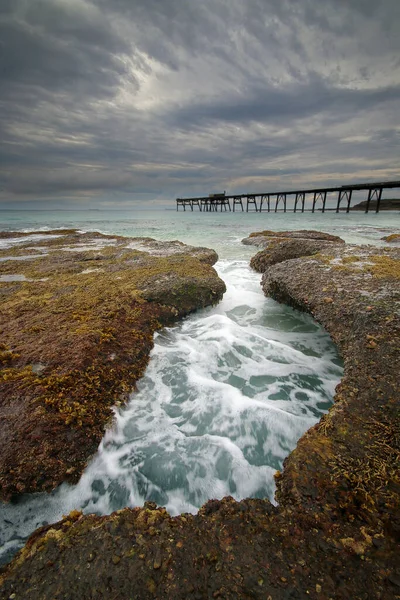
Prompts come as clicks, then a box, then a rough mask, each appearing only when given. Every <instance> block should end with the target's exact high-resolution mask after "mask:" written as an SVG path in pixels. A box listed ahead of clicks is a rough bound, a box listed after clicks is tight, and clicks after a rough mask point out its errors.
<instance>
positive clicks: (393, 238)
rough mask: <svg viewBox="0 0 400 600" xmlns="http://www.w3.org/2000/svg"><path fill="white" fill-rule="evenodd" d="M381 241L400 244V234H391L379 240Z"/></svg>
mask: <svg viewBox="0 0 400 600" xmlns="http://www.w3.org/2000/svg"><path fill="white" fill-rule="evenodd" d="M381 240H383V241H385V242H388V243H389V244H400V233H392V234H391V235H386V236H385V237H383V238H381Z"/></svg>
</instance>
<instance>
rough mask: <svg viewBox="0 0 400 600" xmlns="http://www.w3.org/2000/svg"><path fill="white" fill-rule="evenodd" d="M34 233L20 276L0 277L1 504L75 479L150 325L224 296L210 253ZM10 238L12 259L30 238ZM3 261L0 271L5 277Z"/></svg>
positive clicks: (123, 390) (147, 342)
mask: <svg viewBox="0 0 400 600" xmlns="http://www.w3.org/2000/svg"><path fill="white" fill-rule="evenodd" d="M46 234H47V235H48V237H49V240H45V241H43V240H41V244H43V245H44V246H45V247H46V249H47V253H46V254H43V255H42V256H41V257H40V258H37V259H33V260H31V261H29V262H28V261H27V262H23V263H19V266H18V270H19V272H20V274H22V275H24V276H25V277H26V278H27V279H26V280H20V281H18V282H16V281H13V282H4V281H2V282H0V293H1V296H2V304H1V323H2V326H1V340H2V350H1V356H0V358H1V366H2V369H1V372H0V378H1V383H2V385H1V396H0V398H1V405H0V406H1V408H0V415H1V416H2V422H3V425H2V428H1V431H0V440H1V442H2V447H3V452H2V456H1V458H0V484H1V497H2V498H3V499H7V498H9V497H10V496H12V495H14V494H17V493H22V492H27V491H38V490H48V489H52V488H54V487H55V486H56V485H58V484H59V483H60V482H61V481H63V480H64V479H68V480H70V481H75V480H76V479H77V478H78V476H79V475H80V473H81V471H82V469H83V468H84V466H85V464H86V461H87V458H88V457H89V456H90V455H91V454H92V453H93V452H94V451H95V449H96V447H97V445H98V443H99V442H100V440H101V437H102V435H103V433H104V428H105V426H106V424H107V423H108V422H109V421H110V418H111V417H112V410H111V407H112V406H113V405H114V404H115V403H116V402H119V401H121V400H122V401H125V400H126V399H127V396H128V393H129V392H130V390H131V389H132V388H133V387H134V385H135V382H136V381H137V380H138V379H139V378H140V377H141V376H142V375H143V373H144V370H145V368H146V365H147V362H148V356H149V352H150V350H151V348H152V345H153V334H154V332H155V331H156V330H157V329H159V328H160V327H161V326H162V325H164V324H169V323H172V322H173V321H174V320H176V318H178V317H182V316H184V315H186V314H188V313H190V312H191V311H193V310H196V309H197V308H201V307H204V306H207V305H210V304H213V303H216V302H218V300H219V299H220V298H221V297H222V294H223V293H224V291H225V285H224V283H223V282H222V281H221V280H220V279H219V278H218V276H217V275H216V272H215V271H214V269H213V268H212V267H211V266H210V264H212V263H213V262H215V260H216V259H217V256H216V254H215V252H214V251H213V250H207V249H204V248H203V249H192V248H191V247H187V246H184V245H182V244H181V245H180V246H179V248H178V249H177V247H176V243H174V248H173V252H172V251H171V245H170V244H169V243H168V242H166V243H164V251H162V249H163V243H157V255H156V256H153V255H152V254H151V243H150V242H149V243H148V246H149V247H148V250H147V251H139V250H136V249H132V248H129V247H128V246H129V244H130V243H133V242H134V240H132V239H129V238H120V237H115V236H113V237H112V238H110V237H109V236H102V235H101V234H98V233H96V234H78V233H77V232H75V231H66V232H63V234H60V232H59V231H56V232H55V234H56V237H55V238H54V239H53V238H52V237H51V234H50V233H49V232H46ZM13 235H14V234H12V235H10V238H12V237H13ZM17 237H18V238H20V240H21V241H20V243H19V244H18V246H17V247H14V248H12V253H13V254H14V255H15V256H18V255H23V254H24V253H26V248H27V247H28V248H29V244H30V243H31V241H28V242H26V244H24V243H22V241H23V236H22V235H20V234H19V235H18V236H17ZM82 245H85V249H82ZM74 246H75V250H74ZM87 246H95V248H91V249H87ZM66 248H68V251H66V250H65V249H66ZM76 248H78V249H76ZM2 253H3V254H5V255H6V254H9V253H10V249H5V250H3V251H1V252H0V257H1V255H2ZM193 254H196V255H197V256H198V257H199V258H195V257H194V256H193ZM11 263H13V261H5V262H3V263H1V265H0V267H1V272H2V273H8V272H10V270H11V271H12V272H14V271H15V266H14V265H13V264H11ZM43 279H45V281H43ZM38 364H40V365H41V368H40V369H37V368H36V366H37V365H38Z"/></svg>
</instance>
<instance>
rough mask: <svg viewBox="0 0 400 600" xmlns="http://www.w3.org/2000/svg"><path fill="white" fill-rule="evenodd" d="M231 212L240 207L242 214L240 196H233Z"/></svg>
mask: <svg viewBox="0 0 400 600" xmlns="http://www.w3.org/2000/svg"><path fill="white" fill-rule="evenodd" d="M232 204H233V212H235V206H239V205H240V206H241V207H242V212H243V210H244V209H243V202H242V196H235V197H234V199H233V202H232Z"/></svg>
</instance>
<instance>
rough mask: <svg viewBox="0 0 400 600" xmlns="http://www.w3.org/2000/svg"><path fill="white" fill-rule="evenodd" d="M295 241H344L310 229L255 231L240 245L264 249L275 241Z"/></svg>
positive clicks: (335, 236)
mask: <svg viewBox="0 0 400 600" xmlns="http://www.w3.org/2000/svg"><path fill="white" fill-rule="evenodd" d="M295 239H301V240H315V241H324V242H333V243H337V244H344V240H342V238H340V237H339V236H337V235H332V234H330V233H325V232H324V231H314V230H312V229H300V230H298V231H269V230H266V231H256V232H254V233H251V234H250V235H249V237H247V238H244V239H243V240H242V244H244V245H246V246H260V247H262V248H266V247H269V246H270V245H271V244H273V243H274V242H276V241H280V240H295Z"/></svg>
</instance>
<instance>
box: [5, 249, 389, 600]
mask: <svg viewBox="0 0 400 600" xmlns="http://www.w3.org/2000/svg"><path fill="white" fill-rule="evenodd" d="M355 259H356V260H355ZM398 269H399V249H398V248H390V249H376V248H375V249H374V248H371V247H369V248H367V247H366V248H356V247H350V246H343V245H341V246H340V247H336V248H335V247H333V248H331V249H330V250H329V254H327V253H326V252H325V250H324V251H322V252H320V253H319V254H317V255H314V256H308V257H303V258H294V257H293V256H292V257H291V260H288V261H284V262H282V263H280V264H275V265H274V266H271V267H269V268H268V271H267V273H266V275H265V276H264V281H263V286H264V290H265V292H266V293H267V294H271V295H272V296H273V297H274V298H276V299H277V300H279V301H284V302H287V303H290V304H292V305H294V306H296V307H297V308H300V309H301V310H305V311H307V312H309V313H311V314H312V315H313V316H314V318H316V319H317V320H318V321H320V322H321V323H322V324H323V325H324V326H325V328H326V329H327V330H328V331H329V332H330V333H331V335H332V337H333V339H334V341H335V342H336V343H337V344H338V346H339V348H340V351H341V353H342V356H343V358H344V361H345V375H344V378H343V379H342V382H341V384H340V386H339V387H338V391H337V394H336V396H335V403H334V405H333V407H332V408H331V409H330V411H329V413H328V415H327V416H326V417H324V418H323V419H322V420H321V421H320V423H319V424H318V425H317V426H315V427H314V428H312V429H311V430H309V432H307V433H306V434H305V435H304V436H303V437H302V438H301V440H300V441H299V443H298V446H297V449H296V450H295V451H294V452H292V453H291V454H290V456H289V457H288V458H287V459H286V461H285V467H284V470H283V473H282V474H280V475H279V476H278V478H277V479H278V493H277V498H278V501H279V506H278V508H275V507H273V506H272V505H271V504H270V503H269V502H268V501H265V500H244V501H242V502H235V501H234V500H233V499H229V498H226V499H224V500H222V501H210V502H208V503H207V504H206V505H205V506H204V507H203V508H202V509H201V510H200V512H199V514H198V515H195V516H193V515H181V516H180V517H175V518H171V517H169V515H168V514H167V513H166V511H165V510H164V509H157V508H156V506H155V505H153V504H151V503H147V504H146V505H145V507H144V508H141V509H139V508H138V509H133V510H131V509H125V510H122V511H119V512H118V513H115V514H113V515H111V516H109V517H94V516H86V517H85V516H83V515H81V514H80V513H79V512H75V513H74V514H71V515H70V516H69V517H66V518H65V519H64V520H63V521H62V522H60V523H57V524H55V525H50V526H47V527H45V528H42V530H39V531H38V532H36V533H35V534H34V535H33V536H31V538H30V540H29V541H28V543H27V545H26V547H25V549H24V550H22V552H21V553H20V554H19V555H18V556H17V557H16V559H15V560H14V561H13V562H12V563H11V564H10V565H9V566H8V567H6V568H5V569H4V570H3V576H4V577H5V579H4V582H3V592H2V593H4V596H3V597H8V595H9V594H11V593H24V590H25V594H26V592H27V590H29V589H30V588H29V586H33V587H34V588H35V590H36V591H35V593H37V591H38V590H40V594H41V595H40V597H41V598H47V597H49V598H50V597H54V593H55V591H56V590H58V591H59V592H60V591H61V593H62V594H64V595H63V597H65V598H67V597H72V596H70V595H68V594H69V592H68V589H69V585H70V583H69V582H70V579H71V577H74V579H75V580H76V573H77V572H78V573H79V581H80V583H79V586H80V589H81V590H82V593H83V592H84V593H85V594H86V595H88V597H95V596H94V593H95V592H94V586H95V585H96V587H97V589H101V590H102V589H104V593H107V594H109V593H110V590H114V591H115V592H116V593H117V589H118V595H117V597H121V598H125V597H129V594H131V593H132V592H133V593H135V590H136V591H139V590H140V594H141V596H140V597H142V598H152V597H159V598H169V597H171V598H186V597H190V595H192V594H194V596H193V597H195V595H196V594H200V596H201V597H226V598H238V597H246V594H250V593H251V595H252V597H260V598H265V597H268V595H270V596H271V597H272V598H274V599H275V598H284V597H288V594H289V596H290V595H293V597H296V594H297V597H300V598H302V597H311V598H317V597H318V598H323V597H326V598H328V597H335V598H343V599H344V598H349V597H351V598H366V597H376V598H378V597H381V598H395V597H396V593H397V590H398V589H399V588H398V585H399V576H400V573H398V560H397V557H398V554H397V552H398V540H399V537H398V536H399V531H400V529H399V527H398V525H399V514H398V506H399V505H400V502H399V489H400V487H399V482H397V483H396V477H398V476H397V475H396V473H395V472H393V465H394V464H395V463H394V459H396V456H397V454H396V453H398V452H399V447H398V444H399V442H400V438H399V436H398V434H397V433H396V432H395V430H394V429H393V428H395V427H396V426H397V425H396V424H398V419H397V418H396V415H398V410H399V406H398V399H399V395H398V381H397V375H398V352H397V350H398V340H399V319H398V316H397V314H398V313H397V312H396V311H397V307H398V302H399V298H398V296H399V289H398V280H399V271H398ZM389 440H390V444H391V446H390V447H391V452H392V453H393V452H394V453H395V455H396V456H392V454H390V455H387V451H388V450H387V448H388V443H389ZM354 461H355V462H354ZM374 469H375V470H374ZM385 478H386V480H387V481H386V483H385ZM385 486H386V487H385ZM387 486H389V487H388V488H387ZM99 548H101V549H102V550H101V553H99V551H98V549H99ZM321 557H323V560H321ZM49 564H50V565H53V564H54V569H53V567H50V568H48V570H47V575H46V585H45V587H43V585H42V584H41V582H40V569H41V568H42V566H44V565H49ZM106 564H107V565H108V567H107V569H106V568H105V565H106ZM87 565H90V567H88V566H87ZM127 569H128V571H127ZM109 570H111V572H112V576H111V577H108V575H107V574H105V571H107V572H108V571H109ZM127 572H128V573H129V577H127V576H126V573H127ZM107 577H108V579H107V582H106V578H107ZM133 582H135V583H134V584H133ZM132 585H134V587H133V588H132ZM103 586H104V588H103ZM110 586H111V587H110ZM106 590H107V592H106ZM74 591H75V592H76V590H74ZM7 594H8V595H7ZM51 594H53V596H52V595H51ZM24 597H27V598H28V597H32V598H33V597H35V596H29V595H25V596H24ZM36 597H37V596H36ZM96 597H99V596H96ZM100 597H102V596H100Z"/></svg>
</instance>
